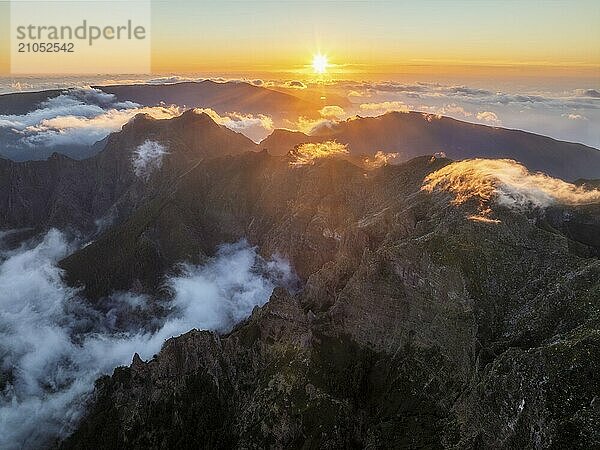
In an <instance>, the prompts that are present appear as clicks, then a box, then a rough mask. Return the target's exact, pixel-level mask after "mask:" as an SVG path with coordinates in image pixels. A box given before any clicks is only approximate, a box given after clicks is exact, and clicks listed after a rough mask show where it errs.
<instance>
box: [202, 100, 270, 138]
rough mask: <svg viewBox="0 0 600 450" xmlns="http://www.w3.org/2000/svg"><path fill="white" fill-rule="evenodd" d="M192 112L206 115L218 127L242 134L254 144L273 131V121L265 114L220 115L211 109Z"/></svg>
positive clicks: (236, 113)
mask: <svg viewBox="0 0 600 450" xmlns="http://www.w3.org/2000/svg"><path fill="white" fill-rule="evenodd" d="M194 111H196V112H197V113H205V114H208V115H209V116H210V117H211V119H213V120H214V121H215V122H217V123H218V124H219V125H223V126H225V127H227V128H229V129H230V130H233V131H237V132H239V133H242V134H244V135H245V136H246V137H248V138H250V139H252V140H253V141H254V142H260V141H261V140H263V139H264V138H266V137H267V136H268V135H269V134H271V132H272V131H273V129H274V125H273V119H272V118H271V117H270V116H267V115H265V114H241V113H238V112H229V113H226V114H223V115H221V114H219V113H217V112H216V111H215V110H213V109H211V108H196V109H195V110H194Z"/></svg>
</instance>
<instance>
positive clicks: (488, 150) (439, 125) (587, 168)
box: [260, 112, 600, 180]
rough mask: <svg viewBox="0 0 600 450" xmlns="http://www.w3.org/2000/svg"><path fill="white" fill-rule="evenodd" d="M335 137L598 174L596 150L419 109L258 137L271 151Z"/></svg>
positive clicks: (356, 143)
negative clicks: (306, 132)
mask: <svg viewBox="0 0 600 450" xmlns="http://www.w3.org/2000/svg"><path fill="white" fill-rule="evenodd" d="M327 140H337V141H338V142H340V143H342V144H347V145H348V147H349V150H350V152H351V153H353V154H356V155H360V154H367V155H371V154H373V153H374V152H375V151H378V150H380V151H383V152H397V153H399V154H400V159H401V160H408V159H410V158H414V157H416V156H420V155H423V154H428V153H436V152H444V153H446V155H447V156H448V158H452V159H465V158H475V157H479V158H510V159H515V160H517V161H519V162H521V163H522V164H524V165H525V166H527V167H528V168H529V169H530V170H536V171H537V170H539V171H543V172H545V173H548V174H550V175H552V176H555V177H560V178H564V179H567V180H575V179H577V178H593V177H597V176H598V173H600V150H598V149H595V148H592V147H588V146H585V145H582V144H573V143H569V142H562V141H557V140H555V139H552V138H549V137H546V136H540V135H537V134H533V133H527V132H525V131H520V130H509V129H506V128H499V127H490V126H485V125H477V124H472V123H468V122H462V121H460V120H456V119H452V118H449V117H442V116H435V115H432V114H423V113H419V112H408V113H400V112H392V113H387V114H384V115H382V116H379V117H365V118H357V119H351V120H348V121H344V122H340V123H338V124H334V125H331V126H329V127H321V128H319V130H318V131H317V132H316V133H313V135H311V136H307V135H304V134H303V133H299V132H290V131H288V130H275V131H274V132H273V133H272V134H271V135H270V136H269V137H267V138H266V139H265V140H263V141H262V142H261V144H260V145H261V147H263V148H266V149H268V150H269V151H270V152H271V153H272V154H274V155H281V154H285V153H287V152H288V151H289V149H290V148H292V147H294V146H295V145H298V144H300V143H303V142H323V141H327Z"/></svg>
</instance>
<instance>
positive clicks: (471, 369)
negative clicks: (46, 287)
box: [61, 152, 600, 449]
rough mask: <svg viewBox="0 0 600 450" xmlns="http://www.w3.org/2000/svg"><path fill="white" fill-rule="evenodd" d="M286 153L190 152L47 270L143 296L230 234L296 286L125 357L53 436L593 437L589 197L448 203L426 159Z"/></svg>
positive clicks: (578, 442) (529, 442)
mask: <svg viewBox="0 0 600 450" xmlns="http://www.w3.org/2000/svg"><path fill="white" fill-rule="evenodd" d="M289 162H290V160H289V159H288V157H277V156H272V155H269V154H268V153H266V152H259V153H244V154H239V155H231V156H227V157H219V158H213V159H210V160H207V161H203V162H201V163H200V164H199V165H198V166H196V167H195V168H193V169H192V170H191V171H189V172H188V173H186V174H185V176H184V177H183V178H182V179H181V180H180V183H179V184H178V185H177V187H176V188H175V189H172V190H170V191H168V192H165V193H164V194H163V195H159V196H157V197H155V198H154V199H153V200H152V201H150V202H149V203H148V204H146V205H144V206H142V207H140V208H138V209H136V210H135V211H134V212H133V213H132V214H131V216H130V218H129V219H128V220H126V221H124V222H122V223H121V224H119V225H117V226H116V227H115V228H114V229H112V230H110V231H108V232H107V233H106V234H105V235H103V236H101V237H100V238H98V239H97V240H96V241H94V242H93V243H92V244H91V245H89V246H87V247H85V248H84V249H82V250H79V251H78V252H76V253H74V254H73V255H71V256H69V257H68V258H67V259H65V260H64V261H63V262H62V263H61V265H62V267H63V268H64V269H65V271H66V273H67V278H68V279H69V280H70V282H71V283H74V284H79V283H83V284H85V286H86V288H88V289H89V293H90V295H92V296H98V295H102V294H103V290H105V289H106V288H107V287H109V288H115V289H122V288H128V287H130V286H132V285H137V286H139V285H143V286H145V288H147V289H148V290H147V292H152V290H153V289H158V287H159V283H158V280H160V274H161V272H163V271H165V270H169V269H168V268H169V267H170V266H172V264H173V263H174V261H176V260H177V259H178V258H183V259H184V260H188V259H189V258H198V255H201V257H210V256H211V255H212V254H214V251H215V248H216V246H217V245H218V244H219V243H221V242H231V241H235V240H237V239H239V238H241V237H247V238H248V239H249V240H250V242H251V243H252V244H254V245H257V246H258V248H259V250H260V251H261V253H262V254H265V255H269V254H272V253H279V254H281V255H285V256H286V257H287V258H289V260H290V261H291V262H292V264H293V266H294V268H295V269H296V271H297V273H298V274H299V276H300V278H301V280H302V286H303V288H302V289H301V290H300V291H298V292H296V293H294V292H288V291H286V290H283V289H278V290H276V291H275V292H274V293H273V295H272V296H271V299H270V301H269V303H267V304H266V305H265V306H263V307H261V308H256V309H255V310H254V312H253V314H252V316H251V317H250V318H249V319H248V320H247V321H245V322H243V323H241V324H240V325H239V326H237V327H236V328H235V329H234V330H233V331H232V332H231V333H229V334H226V335H218V334H215V333H210V332H202V331H197V330H192V331H190V332H189V333H186V334H184V335H182V336H180V337H176V338H173V339H170V340H169V341H167V342H166V343H165V345H164V346H163V348H162V350H161V352H160V353H159V354H158V355H156V356H155V357H154V358H152V359H151V360H149V361H145V362H144V361H142V360H141V359H140V358H139V357H138V356H137V355H135V356H134V357H133V361H132V364H131V366H130V367H123V368H118V369H116V370H115V372H114V374H113V375H112V376H110V377H108V376H107V377H104V378H102V379H100V380H99V381H98V383H97V387H96V392H95V396H94V399H93V402H92V406H91V409H90V410H89V413H88V414H87V416H86V417H85V418H84V419H83V421H82V423H81V425H80V427H79V429H78V430H77V431H76V432H75V433H74V434H73V435H72V436H71V437H70V438H69V439H67V440H66V441H65V442H64V443H63V448H66V449H72V448H89V447H90V446H91V447H94V448H122V447H123V446H128V447H130V448H148V447H150V448H159V447H165V448H169V447H184V448H187V447H195V446H206V447H210V448H215V447H217V448H219V447H221V448H232V447H234V448H248V447H258V448H263V447H267V446H273V447H276V448H317V447H319V448H364V447H375V448H386V447H390V446H395V447H398V448H529V447H539V448H548V447H553V448H566V447H569V448H593V447H595V446H597V445H598V444H600V433H599V432H598V428H597V427H596V426H595V425H596V424H598V423H599V422H598V421H599V420H600V410H599V409H598V405H596V403H597V401H596V400H595V398H596V396H597V392H598V389H599V388H600V377H599V376H598V374H597V370H596V368H597V366H598V364H599V363H600V359H599V358H598V356H597V355H600V352H599V350H600V339H599V338H598V336H600V329H599V328H598V323H599V322H598V311H600V309H599V306H600V282H599V280H600V261H599V260H598V258H597V255H598V253H597V252H598V250H599V247H598V242H597V239H596V236H598V235H599V232H600V223H599V222H598V217H600V216H599V215H598V214H599V211H598V205H595V206H594V205H587V206H570V207H568V206H558V205H557V206H554V207H553V208H554V209H552V210H551V211H550V212H549V213H548V212H546V210H539V209H536V208H525V209H523V208H511V207H508V206H506V205H505V204H504V205H503V204H502V203H498V202H496V201H495V200H494V199H493V198H490V199H484V198H480V197H478V195H477V194H474V195H473V196H472V198H470V199H469V200H468V201H465V202H464V203H462V204H457V203H456V202H453V201H452V200H453V199H452V195H451V194H450V193H449V192H445V191H434V192H431V193H430V192H427V191H424V190H422V189H421V186H422V184H423V180H424V178H425V177H426V176H427V175H428V174H432V173H435V172H436V171H438V170H440V169H443V168H445V167H447V166H448V165H450V164H452V162H451V161H450V160H448V159H444V158H432V157H430V156H428V157H419V158H416V159H413V160H410V161H408V162H406V163H403V164H400V165H396V166H384V167H382V168H379V169H376V170H373V171H370V172H365V170H364V169H363V168H361V167H359V166H356V165H353V164H351V163H350V162H348V161H346V160H341V159H323V160H318V161H317V162H315V164H314V165H306V166H299V167H298V166H290V164H289ZM465 176H468V175H465ZM482 210H484V211H488V212H487V213H486V214H493V218H494V220H489V219H488V220H475V219H473V217H477V215H478V214H480V212H481V211H482ZM490 211H491V212H490ZM578 217H581V218H582V219H581V221H578ZM590 218H594V219H593V220H591V219H590ZM567 222H570V225H568V226H567V225H565V224H566V223H567ZM561 224H562V225H561ZM578 224H580V225H578ZM561 226H564V227H563V228H561ZM579 226H581V228H578V227H579ZM568 227H571V230H577V229H581V230H584V229H586V230H588V231H591V230H594V231H593V232H592V231H591V232H589V233H587V234H586V233H580V234H579V235H578V234H576V233H572V232H569V231H568ZM586 227H587V228H586ZM589 227H591V228H589ZM564 230H567V232H565V231H564ZM178 249H179V250H178ZM179 251H181V253H178V252H179ZM115 253H117V255H115ZM594 254H595V255H596V256H594ZM111 255H115V256H111ZM165 255H166V256H165ZM193 255H195V256H193ZM133 261H136V265H138V266H139V267H138V268H132V269H128V267H130V266H132V262H133Z"/></svg>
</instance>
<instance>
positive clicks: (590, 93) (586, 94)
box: [575, 89, 600, 98]
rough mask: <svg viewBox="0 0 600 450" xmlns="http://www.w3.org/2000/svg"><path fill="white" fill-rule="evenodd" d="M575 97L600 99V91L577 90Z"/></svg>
mask: <svg viewBox="0 0 600 450" xmlns="http://www.w3.org/2000/svg"><path fill="white" fill-rule="evenodd" d="M575 95H577V96H579V97H592V98H600V91H598V90H596V89H575Z"/></svg>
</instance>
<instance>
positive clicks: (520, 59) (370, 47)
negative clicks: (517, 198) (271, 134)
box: [0, 0, 600, 80]
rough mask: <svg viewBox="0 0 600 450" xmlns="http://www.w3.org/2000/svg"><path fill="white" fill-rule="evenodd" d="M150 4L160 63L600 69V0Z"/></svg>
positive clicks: (406, 70) (369, 72)
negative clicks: (316, 61) (321, 60)
mask: <svg viewBox="0 0 600 450" xmlns="http://www.w3.org/2000/svg"><path fill="white" fill-rule="evenodd" d="M137 1H138V3H143V2H142V1H140V0H137ZM126 2H127V0H126ZM129 2H130V3H133V0H129ZM45 3H48V1H46V2H45ZM52 3H53V4H55V5H56V6H55V7H53V10H55V11H59V12H60V17H62V18H65V20H66V19H67V18H68V17H69V14H70V12H71V13H73V11H75V9H76V6H75V5H81V4H84V5H88V10H89V17H88V19H89V20H90V21H91V20H93V19H94V16H101V15H102V14H101V12H103V13H106V12H107V11H113V10H115V9H117V8H116V7H115V6H111V3H110V2H109V1H104V0H97V1H90V0H82V1H75V2H66V1H52ZM146 3H147V4H149V7H150V10H151V15H152V19H151V61H152V64H151V71H152V72H153V73H161V74H162V73H233V72H236V73H241V72H243V73H245V74H258V75H262V74H265V73H268V74H271V75H272V77H281V78H286V77H289V75H290V74H296V75H303V74H304V75H307V74H309V73H307V69H308V72H310V70H309V65H310V62H311V59H312V57H313V55H314V54H315V53H318V52H320V53H323V54H326V55H327V56H328V58H329V62H330V63H331V66H330V68H329V73H331V74H336V75H339V76H344V77H346V78H352V79H359V78H361V79H365V78H370V79H373V78H390V76H392V75H402V74H426V75H432V74H433V75H436V74H437V75H439V74H444V75H447V76H470V77H476V76H481V77H491V76H493V77H512V78H515V77H524V76H534V77H546V78H548V77H570V78H572V77H579V78H588V79H596V80H597V79H598V78H600V26H598V24H599V23H600V2H599V1H597V0H570V1H569V0H546V1H539V0H536V1H533V0H521V1H515V0H503V1H492V0H480V1H475V0H457V1H441V0H419V1H414V0H413V1H406V0H404V1H403V0H396V1H352V0H350V1H348V0H346V1H343V2H342V1H306V0H304V1H296V0H290V1H264V0H263V1H212V0H207V1H194V0H178V1H172V0H171V1H167V0H151V1H148V2H146ZM15 4H21V5H22V4H26V5H32V6H26V7H25V8H29V11H30V14H29V13H28V14H27V15H26V16H34V15H35V11H38V10H40V9H41V8H39V7H36V6H35V3H34V2H31V1H27V0H15V1H13V5H15ZM38 4H39V3H38ZM120 4H123V2H120ZM99 5H107V6H99ZM115 5H116V3H115ZM8 7H9V2H7V1H1V0H0V73H2V72H4V73H6V72H7V68H8V67H9V65H8V58H7V49H8V48H9V45H12V44H10V43H9V41H10V39H9V37H8V33H7V32H6V30H7V29H8V26H9V22H8V17H9V16H10V14H9V13H8V11H9V9H8ZM13 9H14V7H13ZM145 9H146V8H145V7H138V6H136V7H135V11H137V12H138V13H139V15H140V17H133V19H134V20H145V19H142V18H141V16H142V15H143V14H144V13H145V11H144V10H145ZM73 14H74V13H73ZM73 14H71V15H73ZM13 40H14V39H13ZM13 44H14V42H13ZM121 44H122V43H120V45H121ZM96 45H99V44H96ZM13 46H14V45H13ZM22 56H23V55H21V57H22ZM113 56H114V52H113ZM132 56H134V55H132ZM54 58H56V57H54ZM47 60H48V61H50V59H49V58H47ZM97 60H98V67H103V66H104V67H108V66H109V65H110V64H111V54H110V52H108V53H107V54H105V55H101V56H99V57H97ZM40 73H41V71H40ZM111 73H115V72H111ZM136 73H139V72H136Z"/></svg>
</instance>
